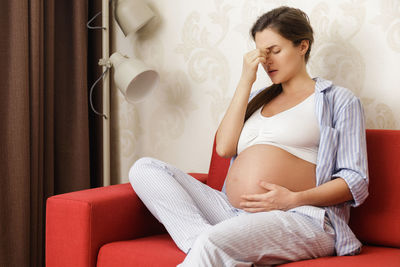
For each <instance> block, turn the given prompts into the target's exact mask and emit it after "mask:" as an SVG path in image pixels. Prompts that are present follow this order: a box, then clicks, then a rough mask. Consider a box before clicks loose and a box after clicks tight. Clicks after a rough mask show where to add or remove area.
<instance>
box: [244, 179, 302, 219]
mask: <svg viewBox="0 0 400 267" xmlns="http://www.w3.org/2000/svg"><path fill="white" fill-rule="evenodd" d="M259 185H260V186H261V187H262V188H264V189H267V190H268V192H266V193H262V194H252V195H242V196H241V197H242V199H243V201H242V202H240V208H241V209H243V210H245V211H248V212H261V211H271V210H283V211H286V210H289V209H292V208H295V207H297V206H298V205H297V198H296V196H297V194H296V192H292V191H290V190H289V189H287V188H285V187H283V186H280V185H276V184H271V183H267V182H264V181H260V183H259Z"/></svg>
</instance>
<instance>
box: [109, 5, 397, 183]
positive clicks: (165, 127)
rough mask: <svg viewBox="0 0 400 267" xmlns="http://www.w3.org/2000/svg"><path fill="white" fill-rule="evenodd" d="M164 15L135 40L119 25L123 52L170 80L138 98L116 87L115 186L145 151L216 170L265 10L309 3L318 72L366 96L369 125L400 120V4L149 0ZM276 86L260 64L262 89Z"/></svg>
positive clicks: (117, 38)
mask: <svg viewBox="0 0 400 267" xmlns="http://www.w3.org/2000/svg"><path fill="white" fill-rule="evenodd" d="M148 3H149V5H150V6H151V8H152V9H153V10H154V12H155V13H156V14H158V17H157V18H156V19H154V20H153V21H152V22H151V23H150V24H149V25H148V26H146V27H145V28H144V29H142V30H141V31H140V32H139V33H138V34H137V35H136V37H135V36H128V37H127V38H125V37H124V36H123V34H122V32H121V30H120V29H119V28H118V26H117V25H116V24H115V23H114V25H113V26H114V27H113V28H114V32H113V38H112V43H113V50H112V51H119V52H121V53H123V54H126V55H128V56H134V55H135V56H137V57H138V58H141V59H142V60H143V61H144V62H146V63H147V64H148V65H150V66H152V67H154V68H155V69H156V70H157V71H158V72H159V74H160V76H161V84H160V86H159V88H158V89H157V90H156V91H155V92H154V94H153V95H152V96H150V97H149V98H147V99H146V101H145V102H143V103H140V104H137V105H131V104H128V103H127V102H126V101H124V99H123V97H122V95H121V94H120V93H119V91H118V90H116V88H115V85H113V86H112V87H113V90H112V107H111V109H112V155H111V158H112V183H122V182H127V181H128V175H127V174H128V171H129V168H130V166H131V165H132V164H133V163H134V162H135V161H136V160H137V159H138V158H140V157H143V156H151V157H155V158H158V159H160V160H163V161H166V162H169V163H171V164H173V165H175V166H177V167H178V168H180V169H182V170H183V171H185V172H207V171H208V167H209V161H210V155H211V148H212V147H211V146H212V141H213V138H214V134H215V131H216V129H217V127H218V124H219V122H220V120H221V119H222V116H223V114H224V111H225V110H226V108H227V107H228V104H229V102H230V98H231V97H232V95H233V93H234V90H235V88H236V83H237V81H238V78H239V76H240V73H241V66H242V56H243V54H244V53H245V52H247V51H248V50H251V49H253V48H254V44H253V43H252V41H251V39H250V37H249V34H248V31H249V29H250V27H251V25H252V23H253V22H254V21H255V20H256V19H257V17H258V16H259V15H261V14H262V13H264V12H266V11H268V10H270V9H272V8H274V7H277V6H280V5H289V6H293V7H298V8H301V9H302V10H303V11H305V12H306V13H307V14H308V15H309V16H310V19H311V23H312V26H313V28H314V31H315V40H316V41H315V44H314V45H313V50H312V53H311V58H310V62H309V64H308V69H309V72H310V74H311V76H313V77H315V76H320V77H324V78H326V79H330V80H333V81H334V82H335V83H336V84H338V85H341V86H344V87H347V88H349V89H351V90H352V91H353V92H354V93H355V94H356V95H357V96H359V97H360V98H361V99H362V102H363V104H364V108H365V111H366V117H367V127H368V128H384V129H399V127H400V105H399V104H400V88H399V87H400V72H399V66H400V63H399V62H400V7H399V4H400V1H398V0H382V1H377V0H366V1H361V0H337V1H294V0H293V1H283V0H282V1H277V0H274V1H272V0H269V1H268V0H264V1H261V0H246V1H244V0H241V1H239V0H233V1H232V0H202V1H193V0H191V1H189V0H168V1H167V0H159V1H156V0H148ZM269 84H270V80H269V79H268V77H267V75H265V73H262V71H259V75H258V79H257V81H256V83H255V85H254V89H255V88H260V87H264V86H266V85H269Z"/></svg>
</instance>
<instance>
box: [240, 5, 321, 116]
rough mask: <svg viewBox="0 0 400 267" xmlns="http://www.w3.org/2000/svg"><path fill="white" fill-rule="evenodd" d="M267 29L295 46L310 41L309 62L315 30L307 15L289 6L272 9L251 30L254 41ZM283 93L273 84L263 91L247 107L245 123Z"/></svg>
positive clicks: (306, 56) (306, 57)
mask: <svg viewBox="0 0 400 267" xmlns="http://www.w3.org/2000/svg"><path fill="white" fill-rule="evenodd" d="M266 28H271V29H273V30H275V31H276V32H277V33H279V34H280V35H281V36H283V37H284V38H286V39H288V40H290V41H292V42H293V45H294V46H298V45H300V43H301V41H303V40H308V42H309V47H308V51H307V52H306V54H305V55H304V59H305V62H306V63H307V62H308V58H309V57H310V51H311V45H312V43H313V41H314V37H313V29H312V27H311V25H310V20H309V18H308V16H307V14H306V13H304V12H303V11H301V10H300V9H298V8H292V7H287V6H282V7H278V8H275V9H272V10H271V11H269V12H267V13H265V14H264V15H262V16H261V17H259V18H258V19H257V21H256V22H255V23H254V25H253V27H252V28H251V30H250V33H251V36H252V37H253V40H255V37H256V33H257V32H261V31H263V30H264V29H266ZM281 92H282V85H281V84H273V85H271V86H269V87H267V88H265V89H264V90H263V91H261V92H260V93H259V94H258V95H256V96H255V97H254V98H253V99H252V100H251V101H250V102H249V104H248V105H247V109H246V115H245V119H244V121H246V120H247V119H248V118H249V117H250V116H251V114H253V113H254V111H256V110H258V109H259V108H260V107H261V106H263V105H264V104H267V103H269V102H270V101H271V100H272V99H274V98H275V97H276V96H278V95H279V94H280V93H281Z"/></svg>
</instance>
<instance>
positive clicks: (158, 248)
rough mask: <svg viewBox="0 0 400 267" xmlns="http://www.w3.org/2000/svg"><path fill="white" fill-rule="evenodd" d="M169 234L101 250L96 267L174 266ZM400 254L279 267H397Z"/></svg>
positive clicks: (388, 251)
mask: <svg viewBox="0 0 400 267" xmlns="http://www.w3.org/2000/svg"><path fill="white" fill-rule="evenodd" d="M185 256H186V255H185V253H183V252H182V251H181V250H179V248H178V247H177V246H176V245H175V243H174V241H173V240H172V239H171V238H170V236H169V235H168V234H162V235H155V236H150V237H144V238H139V239H135V240H128V241H119V242H113V243H109V244H106V245H104V246H102V247H101V249H100V252H99V256H98V259H97V266H98V267H112V266H120V267H124V266H130V267H131V266H143V267H145V266H149V267H150V266H153V267H156V266H159V267H168V266H176V265H177V264H179V263H181V262H182V261H183V260H184V258H185ZM399 263H400V250H399V249H394V248H385V247H373V246H364V247H363V250H362V252H361V254H360V255H357V256H341V257H324V258H319V259H313V260H304V261H299V262H293V263H287V264H282V265H280V266H285V267H286V266H287V267H301V266H307V267H312V266H324V267H330V266H332V267H337V266H340V267H354V266H363V267H364V266H365V267H368V266H371V267H372V266H374V267H375V266H385V267H392V266H393V267H395V266H396V267H398V266H399Z"/></svg>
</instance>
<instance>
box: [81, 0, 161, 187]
mask: <svg viewBox="0 0 400 267" xmlns="http://www.w3.org/2000/svg"><path fill="white" fill-rule="evenodd" d="M110 2H112V6H113V9H114V16H115V19H116V21H117V23H118V25H119V26H120V28H121V29H122V31H123V33H124V35H125V36H127V35H129V34H133V33H135V32H136V31H137V30H139V29H140V28H141V27H143V26H144V25H146V24H147V22H148V21H149V20H151V19H152V18H153V17H154V13H153V12H152V10H151V9H150V8H149V7H148V6H147V5H146V4H145V3H144V2H143V0H102V11H101V12H99V13H97V14H96V15H95V16H94V17H93V18H92V19H90V20H89V21H88V23H87V27H88V28H89V29H101V30H102V50H103V52H102V58H101V59H100V60H99V65H101V66H102V67H103V73H102V75H101V76H100V77H99V78H98V79H97V80H96V81H95V83H94V84H93V85H92V87H91V88H90V95H89V98H90V106H91V108H92V110H93V112H94V113H96V114H97V115H100V116H102V117H103V186H107V185H110V116H109V114H110V80H109V73H110V72H109V70H110V69H111V68H112V67H114V81H115V84H116V86H117V88H118V89H119V90H120V92H121V93H122V94H123V95H124V96H125V99H126V100H127V101H129V102H130V103H137V102H140V101H143V100H144V98H145V97H146V96H148V95H149V94H150V93H151V92H152V91H153V90H154V89H155V88H156V87H157V85H158V82H159V75H158V73H157V72H156V71H155V70H152V69H151V68H149V67H147V66H146V65H145V64H144V63H143V62H142V61H140V60H139V59H136V58H131V59H129V58H128V57H126V56H123V55H121V54H120V53H118V52H115V53H113V54H112V55H111V57H110V56H109V55H110V53H109V48H110V40H109V4H110ZM100 14H102V26H101V27H100V26H91V25H90V23H91V22H92V21H93V20H94V19H95V18H96V17H97V16H99V15H100ZM101 79H102V80H103V111H102V112H98V111H96V109H95V108H94V106H93V102H92V93H93V89H94V87H95V86H96V84H97V83H98V82H99V81H100V80H101Z"/></svg>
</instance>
